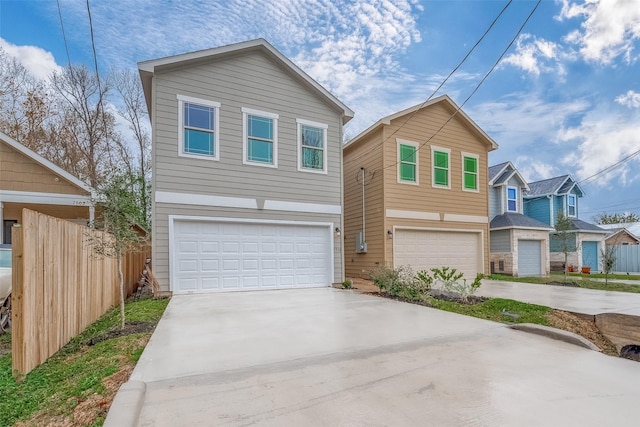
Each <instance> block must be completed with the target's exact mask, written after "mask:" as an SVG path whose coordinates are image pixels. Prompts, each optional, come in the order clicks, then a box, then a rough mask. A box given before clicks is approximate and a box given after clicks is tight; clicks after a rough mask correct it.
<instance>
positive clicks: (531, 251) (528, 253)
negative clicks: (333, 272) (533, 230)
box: [518, 240, 542, 277]
mask: <svg viewBox="0 0 640 427" xmlns="http://www.w3.org/2000/svg"><path fill="white" fill-rule="evenodd" d="M540 248H541V246H540V241H539V240H518V276H521V277H523V276H541V275H542V253H541V249H540Z"/></svg>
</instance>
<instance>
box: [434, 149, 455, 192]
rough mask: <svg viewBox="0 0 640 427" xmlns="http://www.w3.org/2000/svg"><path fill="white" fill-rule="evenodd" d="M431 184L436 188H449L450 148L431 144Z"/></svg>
mask: <svg viewBox="0 0 640 427" xmlns="http://www.w3.org/2000/svg"><path fill="white" fill-rule="evenodd" d="M431 166H432V167H431V170H432V173H431V179H432V181H431V185H432V186H433V187H436V188H446V189H450V188H451V150H450V149H448V148H442V147H436V146H434V145H432V146H431Z"/></svg>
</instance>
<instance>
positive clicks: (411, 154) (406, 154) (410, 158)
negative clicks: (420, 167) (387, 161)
mask: <svg viewBox="0 0 640 427" xmlns="http://www.w3.org/2000/svg"><path fill="white" fill-rule="evenodd" d="M400 161H401V162H409V163H415V162H416V149H415V148H413V147H412V146H410V145H402V144H400Z"/></svg>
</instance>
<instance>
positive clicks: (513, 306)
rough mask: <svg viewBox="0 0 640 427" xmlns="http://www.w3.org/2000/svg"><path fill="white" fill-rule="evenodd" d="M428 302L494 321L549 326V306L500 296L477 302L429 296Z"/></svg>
mask: <svg viewBox="0 0 640 427" xmlns="http://www.w3.org/2000/svg"><path fill="white" fill-rule="evenodd" d="M429 303H430V304H431V306H432V307H433V308H437V309H440V310H445V311H451V312H453V313H458V314H465V315H467V316H473V317H478V318H480V319H487V320H493V321H495V322H505V321H508V322H512V323H536V324H538V325H545V326H549V320H548V319H547V317H546V316H547V314H549V312H550V311H551V309H550V308H549V307H544V306H541V305H536V304H527V303H524V302H520V301H514V300H510V299H502V298H492V299H490V300H488V301H484V302H481V303H478V304H460V303H457V302H450V301H441V300H437V299H434V298H430V300H429Z"/></svg>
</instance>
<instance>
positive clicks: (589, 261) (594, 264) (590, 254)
mask: <svg viewBox="0 0 640 427" xmlns="http://www.w3.org/2000/svg"><path fill="white" fill-rule="evenodd" d="M582 266H583V267H591V270H594V271H596V270H597V269H598V242H588V241H583V242H582Z"/></svg>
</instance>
